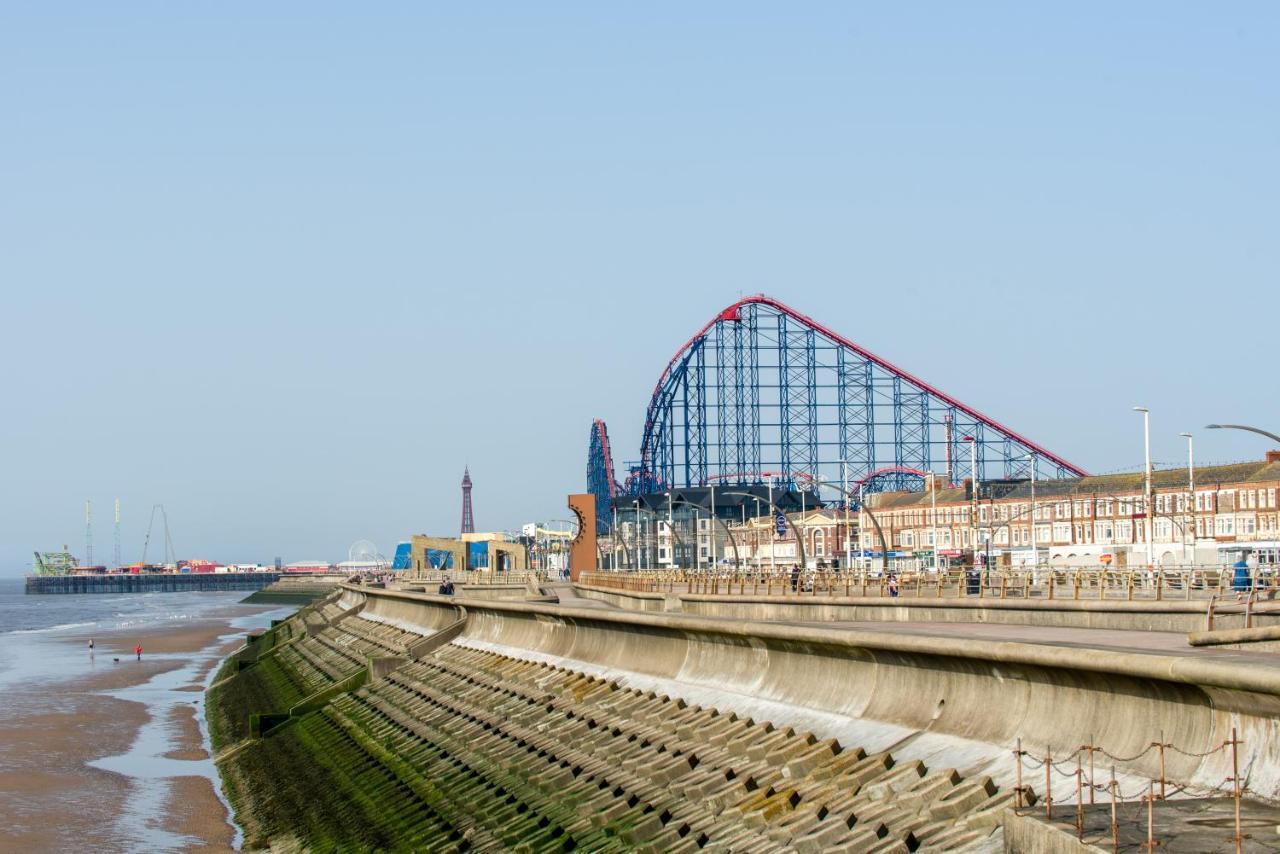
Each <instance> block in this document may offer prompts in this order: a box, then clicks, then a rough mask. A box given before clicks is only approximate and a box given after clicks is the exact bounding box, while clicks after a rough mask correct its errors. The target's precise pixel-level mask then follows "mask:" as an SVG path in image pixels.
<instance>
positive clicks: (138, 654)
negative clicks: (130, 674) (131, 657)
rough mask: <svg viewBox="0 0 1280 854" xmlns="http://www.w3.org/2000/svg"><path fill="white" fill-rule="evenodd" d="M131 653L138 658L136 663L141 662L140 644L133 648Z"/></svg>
mask: <svg viewBox="0 0 1280 854" xmlns="http://www.w3.org/2000/svg"><path fill="white" fill-rule="evenodd" d="M133 651H134V653H135V654H136V655H137V656H138V661H142V644H138V645H137V646H135V647H134V648H133Z"/></svg>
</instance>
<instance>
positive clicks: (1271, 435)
mask: <svg viewBox="0 0 1280 854" xmlns="http://www.w3.org/2000/svg"><path fill="white" fill-rule="evenodd" d="M1204 429H1206V430H1248V431H1249V432H1250V433H1257V434H1258V435H1259V436H1266V437H1267V438H1268V439H1270V440H1271V441H1273V442H1280V436H1277V435H1276V434H1275V433H1272V432H1270V431H1268V430H1263V429H1261V428H1260V427H1249V426H1246V425H1244V424H1206V425H1204Z"/></svg>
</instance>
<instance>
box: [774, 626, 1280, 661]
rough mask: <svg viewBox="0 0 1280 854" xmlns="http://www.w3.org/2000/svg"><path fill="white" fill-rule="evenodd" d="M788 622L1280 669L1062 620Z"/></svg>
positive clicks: (1247, 655)
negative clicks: (1068, 625)
mask: <svg viewBox="0 0 1280 854" xmlns="http://www.w3.org/2000/svg"><path fill="white" fill-rule="evenodd" d="M787 623H788V624H789V625H795V626H809V627H815V628H816V627H825V628H837V629H851V630H856V631H874V632H890V633H894V634H906V635H915V636H924V637H936V638H957V639H964V640H989V641H994V642H1008V643H1034V644H1042V645H1045V646H1061V647H1072V648H1077V649H1101V650H1114V651H1116V652H1125V653H1136V654H1141V655H1159V656H1168V655H1177V656H1191V657H1196V658H1205V659H1215V660H1220V661H1232V662H1243V663H1251V664H1256V665H1258V666H1259V667H1268V668H1273V669H1276V670H1277V671H1280V653H1275V652H1263V651H1257V652H1250V651H1245V650H1235V649H1224V648H1222V647H1203V646H1191V645H1190V644H1188V643H1187V636H1186V634H1185V633H1182V632H1147V631H1124V630H1120V629H1083V628H1066V627H1060V626H1018V625H1004V624H997V623H933V622H882V621H879V620H858V621H832V622H805V621H787Z"/></svg>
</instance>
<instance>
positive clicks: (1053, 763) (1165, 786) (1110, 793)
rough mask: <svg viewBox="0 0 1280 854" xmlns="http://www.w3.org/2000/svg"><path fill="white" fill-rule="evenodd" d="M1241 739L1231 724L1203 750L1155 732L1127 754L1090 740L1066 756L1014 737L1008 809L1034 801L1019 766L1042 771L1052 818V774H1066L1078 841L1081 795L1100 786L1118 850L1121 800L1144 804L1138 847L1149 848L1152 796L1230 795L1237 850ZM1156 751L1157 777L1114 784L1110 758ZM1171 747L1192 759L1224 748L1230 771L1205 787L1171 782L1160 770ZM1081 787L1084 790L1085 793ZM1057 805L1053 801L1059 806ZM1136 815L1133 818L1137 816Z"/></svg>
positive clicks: (1094, 794) (1091, 795) (1092, 795)
mask: <svg viewBox="0 0 1280 854" xmlns="http://www.w3.org/2000/svg"><path fill="white" fill-rule="evenodd" d="M1243 743H1244V742H1243V740H1241V739H1240V738H1239V737H1238V736H1237V734H1236V729H1235V727H1232V728H1231V738H1230V739H1228V740H1226V741H1223V742H1222V743H1221V744H1219V745H1217V746H1216V747H1213V748H1211V749H1209V750H1207V751H1204V752H1197V751H1191V750H1183V749H1181V748H1179V747H1177V746H1176V745H1174V744H1172V743H1170V742H1166V741H1165V739H1164V733H1163V732H1162V733H1160V736H1159V738H1158V739H1156V740H1153V741H1151V743H1150V744H1148V745H1147V746H1146V747H1145V748H1143V749H1142V750H1141V751H1140V752H1138V753H1136V754H1135V755H1133V756H1116V755H1114V754H1112V753H1110V752H1108V751H1107V750H1106V749H1105V748H1103V747H1101V746H1099V745H1096V744H1082V745H1080V746H1079V747H1077V748H1076V749H1075V750H1073V751H1072V752H1071V753H1069V754H1067V755H1066V756H1062V755H1059V757H1058V758H1057V759H1056V760H1055V759H1054V756H1053V753H1052V752H1051V751H1049V750H1046V751H1045V753H1044V756H1043V757H1034V756H1032V755H1031V754H1030V752H1028V751H1026V750H1023V749H1022V739H1018V741H1017V746H1016V747H1015V748H1014V750H1013V757H1014V763H1015V768H1014V780H1015V783H1014V792H1013V799H1014V810H1015V812H1017V811H1021V810H1023V809H1025V808H1027V807H1030V806H1036V804H1035V795H1034V791H1033V790H1032V788H1031V787H1030V786H1026V785H1023V777H1022V772H1023V769H1024V768H1025V767H1028V766H1029V767H1030V770H1032V771H1039V770H1041V769H1043V771H1044V797H1043V806H1044V815H1045V819H1046V820H1048V821H1053V807H1054V800H1053V778H1054V775H1057V776H1058V777H1059V778H1066V779H1070V780H1072V781H1073V782H1074V784H1075V804H1074V812H1075V827H1076V837H1077V839H1079V840H1080V841H1082V842H1083V841H1084V824H1085V822H1084V810H1085V799H1086V798H1087V799H1088V804H1089V805H1090V806H1093V805H1095V804H1097V803H1098V793H1100V792H1102V793H1104V794H1103V798H1104V802H1105V799H1108V798H1109V799H1110V802H1111V823H1110V828H1109V829H1110V832H1111V834H1110V835H1111V846H1112V850H1113V851H1117V852H1118V851H1119V850H1120V825H1121V818H1120V811H1121V808H1122V806H1123V805H1133V804H1145V807H1146V808H1145V810H1144V812H1145V813H1146V816H1145V824H1146V835H1147V839H1146V843H1145V845H1144V847H1145V848H1146V849H1147V850H1148V851H1154V850H1155V849H1156V848H1157V847H1158V846H1159V845H1160V842H1159V840H1158V839H1157V838H1156V821H1155V804H1156V802H1157V801H1163V800H1166V799H1167V798H1168V797H1169V796H1170V795H1179V794H1183V793H1187V794H1190V795H1192V796H1198V797H1203V796H1205V795H1209V796H1212V795H1217V796H1220V797H1229V798H1231V799H1232V801H1233V804H1232V806H1233V810H1234V815H1235V822H1234V829H1235V834H1234V835H1233V836H1231V837H1228V838H1229V839H1230V840H1231V841H1233V842H1234V843H1235V850H1236V851H1237V852H1239V851H1240V850H1241V848H1242V846H1243V843H1244V840H1245V838H1246V837H1245V835H1244V833H1243V831H1242V827H1241V820H1240V802H1241V799H1242V798H1243V796H1244V793H1245V792H1247V791H1248V787H1247V786H1245V785H1244V782H1243V780H1242V778H1241V774H1240V745H1242V744H1243ZM1153 750H1154V751H1156V752H1157V754H1158V756H1157V761H1158V764H1159V771H1158V775H1157V777H1155V778H1154V779H1149V780H1148V782H1147V786H1146V787H1145V789H1138V790H1136V791H1131V792H1125V791H1124V790H1123V789H1122V788H1121V786H1120V784H1119V783H1118V782H1117V781H1116V763H1120V764H1122V765H1123V764H1128V763H1131V762H1136V761H1137V760H1139V759H1141V758H1142V757H1144V756H1146V755H1147V754H1148V753H1150V752H1151V751H1153ZM1166 751H1169V752H1171V753H1176V754H1179V755H1181V756H1184V757H1188V758H1192V759H1204V758H1206V757H1209V756H1212V755H1214V754H1215V753H1219V752H1222V751H1229V753H1230V756H1231V774H1230V775H1228V776H1227V777H1225V778H1224V779H1223V780H1222V781H1221V782H1219V783H1217V784H1215V785H1213V786H1207V787H1197V791H1194V792H1190V791H1189V787H1187V786H1182V785H1177V784H1174V783H1172V782H1171V781H1170V780H1169V779H1168V778H1167V776H1166V775H1165V752H1166ZM1097 756H1101V757H1102V758H1103V759H1105V760H1109V761H1110V773H1109V775H1108V779H1107V781H1106V782H1105V783H1099V782H1098V779H1097V775H1096V774H1095V757H1097ZM1086 792H1087V794H1086ZM1061 806H1062V805H1061V804H1059V807H1061ZM1141 820H1142V819H1141V818H1138V821H1141ZM1124 823H1125V824H1136V823H1137V821H1134V820H1133V817H1126V818H1125V820H1124ZM1202 824H1203V826H1210V825H1209V822H1207V821H1206V822H1203V823H1202Z"/></svg>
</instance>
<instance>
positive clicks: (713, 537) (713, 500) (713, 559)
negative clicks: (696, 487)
mask: <svg viewBox="0 0 1280 854" xmlns="http://www.w3.org/2000/svg"><path fill="white" fill-rule="evenodd" d="M707 529H708V530H707V533H708V534H710V535H711V568H712V569H715V568H716V485H715V484H714V483H713V484H711V524H710V525H708V526H707Z"/></svg>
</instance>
